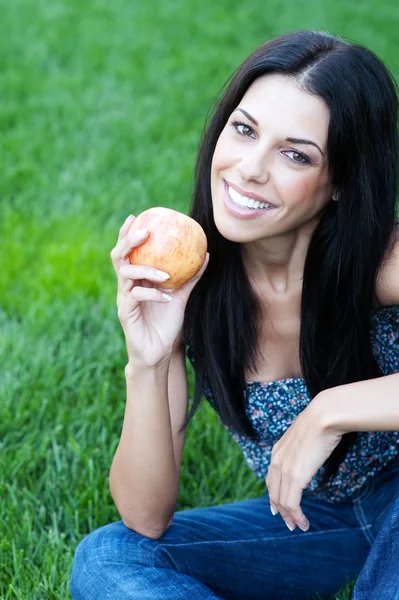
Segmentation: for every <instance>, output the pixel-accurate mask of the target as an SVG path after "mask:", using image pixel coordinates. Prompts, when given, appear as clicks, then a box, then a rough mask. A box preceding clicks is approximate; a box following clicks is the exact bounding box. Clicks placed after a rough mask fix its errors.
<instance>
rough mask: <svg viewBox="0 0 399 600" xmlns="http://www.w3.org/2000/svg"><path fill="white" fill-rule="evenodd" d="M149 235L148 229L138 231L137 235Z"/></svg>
mask: <svg viewBox="0 0 399 600" xmlns="http://www.w3.org/2000/svg"><path fill="white" fill-rule="evenodd" d="M146 233H148V229H136V235H145V234H146Z"/></svg>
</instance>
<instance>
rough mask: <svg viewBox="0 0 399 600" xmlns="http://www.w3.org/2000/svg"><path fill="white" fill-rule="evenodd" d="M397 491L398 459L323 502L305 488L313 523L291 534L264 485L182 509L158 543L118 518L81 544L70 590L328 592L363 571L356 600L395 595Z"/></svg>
mask: <svg viewBox="0 0 399 600" xmlns="http://www.w3.org/2000/svg"><path fill="white" fill-rule="evenodd" d="M398 498H399V463H398V462H397V461H395V463H394V464H391V465H390V466H389V467H388V468H386V469H384V471H383V472H381V473H380V474H378V475H377V476H376V477H375V478H373V479H372V480H371V481H370V482H368V483H366V484H365V485H364V486H363V488H362V489H361V490H360V491H358V492H357V493H356V494H355V495H354V496H353V497H352V498H351V499H350V500H346V501H344V502H340V503H332V502H325V501H323V500H319V499H317V498H314V497H312V496H311V495H310V494H309V493H307V492H306V490H305V492H304V494H303V497H302V504H301V506H302V509H303V512H304V513H305V515H306V516H307V518H308V519H309V522H310V528H309V530H308V531H307V532H303V531H301V530H300V529H299V528H297V529H295V530H294V531H293V532H291V531H289V530H288V528H287V526H286V525H285V523H284V521H283V520H282V518H281V516H280V515H276V516H273V515H272V514H271V512H270V508H269V499H268V494H267V492H266V493H265V494H264V495H263V496H261V497H258V498H254V499H250V500H243V501H239V502H234V503H230V504H221V505H217V506H212V507H207V508H195V509H190V510H185V511H179V512H176V513H175V516H174V519H173V522H172V524H171V525H170V527H169V528H168V529H167V530H166V531H165V533H164V534H163V535H162V537H161V538H159V539H158V540H153V539H151V538H148V537H145V536H142V535H140V534H138V533H135V532H134V531H132V530H130V529H128V528H127V527H125V526H124V525H123V523H122V522H121V521H119V522H117V523H112V524H110V525H105V526H104V527H101V528H100V529H97V530H96V531H94V532H92V533H90V534H89V535H88V536H87V537H86V538H84V539H83V540H82V541H81V543H80V544H79V546H78V548H77V550H76V554H75V559H74V563H73V568H72V579H71V593H72V597H73V599H74V600H105V599H111V598H112V599H114V600H129V599H130V598H135V599H140V600H183V599H184V600H186V599H188V600H211V599H219V600H220V599H225V600H295V599H296V600H305V599H311V598H314V597H315V596H316V594H319V597H321V598H329V597H330V596H331V595H332V594H334V593H335V592H337V591H338V590H339V589H340V588H341V587H342V586H343V585H344V584H345V583H346V582H347V581H348V580H353V579H355V578H356V577H357V576H358V575H359V573H360V572H361V574H360V576H359V578H358V580H357V583H356V587H355V590H354V595H353V598H354V599H355V600H366V599H367V600H377V599H378V600H394V599H399V570H398V569H399V500H398ZM377 534H378V535H377ZM388 545H389V549H388ZM370 549H371V550H370ZM316 597H317V596H316Z"/></svg>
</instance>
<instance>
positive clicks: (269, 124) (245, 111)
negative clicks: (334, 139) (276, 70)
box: [211, 75, 334, 242]
mask: <svg viewBox="0 0 399 600" xmlns="http://www.w3.org/2000/svg"><path fill="white" fill-rule="evenodd" d="M329 121H330V113H329V109H328V107H327V106H326V104H325V103H324V102H323V101H322V100H321V98H319V97H317V96H313V95H311V94H309V93H307V92H305V91H303V90H301V89H300V88H299V87H298V84H297V83H296V81H295V80H294V79H292V78H289V77H286V76H282V75H264V76H262V77H259V78H258V79H257V80H255V81H254V83H253V84H252V85H251V86H250V87H249V89H248V90H247V92H246V93H245V94H244V96H243V98H242V99H241V102H240V103H239V105H238V107H237V108H236V109H235V110H234V111H233V113H232V114H231V115H230V117H229V119H228V121H227V123H226V126H225V127H224V129H223V131H222V133H221V134H220V136H219V139H218V142H217V144H216V148H215V151H214V155H213V159H212V169H211V191H212V203H213V215H214V220H215V224H216V227H217V228H218V230H219V232H220V233H221V234H222V235H223V236H224V237H225V238H227V239H229V240H231V241H235V242H250V241H255V240H261V239H267V238H272V237H274V236H281V235H284V234H287V233H289V232H291V231H294V230H298V229H299V228H302V227H304V226H305V227H306V226H307V224H308V223H313V222H314V221H315V219H316V221H315V223H316V222H317V217H318V215H319V213H320V211H321V210H322V209H323V208H324V206H325V205H326V204H327V203H328V202H330V201H331V197H332V195H333V191H334V188H333V186H332V184H331V180H330V173H329V171H328V157H327V136H328V126H329ZM304 141H305V142H306V143H303V142H304ZM243 197H244V198H243ZM249 199H251V200H252V202H251V203H250V205H251V206H252V208H245V207H244V208H243V207H241V208H240V207H239V206H237V204H241V205H245V204H247V203H248V200H249ZM255 202H260V203H262V202H264V203H268V204H269V206H267V207H266V209H263V210H256V208H259V205H258V204H255V205H254V203H255ZM270 205H272V208H270ZM253 206H255V208H253ZM260 207H261V208H263V206H262V204H261V205H260Z"/></svg>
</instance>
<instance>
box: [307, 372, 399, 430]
mask: <svg viewBox="0 0 399 600" xmlns="http://www.w3.org/2000/svg"><path fill="white" fill-rule="evenodd" d="M313 402H315V403H316V405H317V409H318V413H319V415H320V419H321V422H322V426H323V428H324V429H325V430H330V431H334V432H336V433H338V434H339V435H342V434H344V433H348V432H350V431H399V373H394V374H392V375H386V376H385V377H378V378H377V379H368V380H365V381H356V382H355V383H347V384H345V385H340V386H337V387H333V388H330V389H328V390H324V391H323V392H320V394H318V395H317V396H316V397H315V398H314V399H313V401H312V404H313ZM315 408H316V407H315Z"/></svg>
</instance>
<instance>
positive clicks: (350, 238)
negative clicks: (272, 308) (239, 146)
mask: <svg viewBox="0 0 399 600" xmlns="http://www.w3.org/2000/svg"><path fill="white" fill-rule="evenodd" d="M271 73H279V74H283V75H284V74H285V75H287V76H290V77H294V78H295V79H296V80H297V82H298V83H299V84H300V85H301V87H302V89H304V90H306V91H308V92H309V93H311V94H314V95H317V96H319V97H320V98H322V99H323V100H324V101H325V103H326V104H327V105H328V107H329V109H330V115H331V116H330V125H329V131H328V148H327V150H328V157H329V168H330V173H331V177H332V182H333V184H334V186H335V187H336V188H337V189H338V191H339V201H338V202H334V201H331V202H329V203H328V204H327V206H326V207H325V209H324V210H323V213H322V215H321V218H320V221H319V223H318V225H317V226H316V228H315V230H314V232H313V235H312V238H311V241H310V244H309V248H308V253H307V256H306V262H305V267H304V273H303V289H302V300H301V329H300V344H299V352H300V363H301V369H302V373H303V377H304V380H305V383H306V385H307V388H308V391H309V394H310V396H311V398H314V397H315V396H316V394H318V393H319V392H321V391H322V390H325V389H327V388H332V387H335V386H339V385H342V384H346V383H351V382H355V381H360V380H366V379H371V378H376V377H381V376H382V375H383V373H382V372H381V370H380V368H379V367H378V364H377V362H376V360H375V359H374V357H373V355H372V352H371V346H370V339H369V335H370V328H371V313H372V311H373V310H375V309H377V308H378V302H377V298H376V290H375V284H376V276H377V273H378V270H379V268H380V266H381V265H382V262H383V260H384V258H385V257H386V256H387V255H388V253H389V252H390V251H391V249H392V246H393V243H394V241H395V239H394V237H395V236H394V233H395V203H396V192H397V183H398V132H397V107H398V95H397V88H396V85H395V82H394V80H393V78H392V76H391V75H390V73H389V71H388V69H387V68H386V67H385V66H384V64H383V63H382V62H381V61H380V60H379V59H378V58H377V57H376V56H375V55H374V54H373V53H372V52H371V51H370V50H367V49H366V48H363V47H362V46H360V45H357V44H354V43H349V42H346V41H343V40H341V39H339V38H336V37H333V36H331V35H328V34H326V33H321V32H313V31H299V32H296V33H293V34H289V35H283V36H280V37H278V38H275V39H273V40H271V41H269V42H267V43H265V44H264V45H262V46H261V47H260V48H258V49H257V50H255V52H253V54H251V55H250V56H249V57H248V58H247V59H246V60H245V61H244V63H243V64H242V65H241V66H240V67H239V68H238V69H237V71H236V72H235V73H234V74H233V75H232V77H231V78H230V79H229V80H228V82H227V83H226V84H225V87H227V89H225V91H224V94H223V96H222V98H221V99H220V101H219V103H218V106H217V107H216V110H215V112H214V114H213V117H212V119H211V120H210V123H209V126H208V127H206V128H205V129H204V132H203V136H202V141H201V144H200V148H199V153H198V159H197V163H196V169H195V188H194V193H193V198H192V202H191V207H190V212H189V215H190V216H191V217H192V218H193V219H195V220H196V221H198V223H200V224H201V226H202V227H203V229H204V231H205V233H206V235H207V238H208V250H209V253H210V262H209V264H208V267H207V269H206V271H205V273H204V275H203V276H202V278H201V280H200V281H199V282H198V283H197V285H196V286H195V288H194V289H193V291H192V293H191V295H190V298H189V301H188V304H187V307H186V312H185V318H184V328H183V337H184V343H185V344H190V346H191V348H192V352H193V359H194V368H195V392H194V402H193V405H192V407H191V411H190V414H189V415H188V417H187V419H186V422H185V423H184V425H183V427H182V429H183V428H185V427H186V426H187V424H188V423H189V421H190V419H191V418H192V417H193V415H194V413H195V412H196V410H197V408H198V406H199V404H200V401H201V399H202V395H203V390H204V386H205V385H206V386H207V387H208V388H209V390H210V391H211V393H212V399H213V403H214V406H215V409H216V410H217V412H218V413H219V416H220V419H221V421H222V422H223V423H224V424H225V425H226V426H227V427H228V428H229V429H231V430H232V431H234V432H236V433H238V434H240V435H245V436H247V437H248V438H249V439H256V438H257V433H256V431H255V430H254V429H253V427H252V424H251V422H250V421H249V419H248V417H247V415H246V413H245V399H244V389H245V371H246V369H250V370H256V361H257V359H258V357H259V348H258V334H259V331H260V321H261V318H262V317H261V314H262V313H261V306H260V303H259V301H258V299H257V297H256V295H255V293H254V290H253V289H252V286H251V284H250V282H249V279H248V277H247V274H246V271H245V270H244V267H243V262H242V258H241V246H240V244H239V243H235V242H232V241H229V240H227V239H226V238H224V237H223V236H222V235H221V234H220V233H219V231H218V230H217V228H216V225H215V222H214V219H213V210H212V198H211V186H210V174H211V163H212V157H213V153H214V150H215V146H216V143H217V140H218V138H219V136H220V134H221V132H222V130H223V128H224V127H225V125H226V123H227V121H228V119H229V117H230V115H231V113H232V112H233V110H234V109H235V108H236V107H237V106H238V105H239V102H240V100H241V99H242V97H243V95H244V93H245V92H246V90H247V89H248V87H249V86H250V85H251V84H252V83H253V81H254V80H255V79H257V78H258V77H259V76H261V75H265V74H271ZM356 438H357V434H356V432H351V433H347V434H345V435H344V436H343V438H342V440H341V442H340V443H339V445H338V446H337V448H336V449H335V450H334V452H333V453H332V455H331V456H330V457H329V458H328V460H327V461H326V463H325V473H324V478H323V484H326V483H327V482H328V480H329V479H330V478H332V477H334V475H335V474H336V472H337V470H338V467H339V465H340V463H341V462H342V461H343V460H344V458H345V456H346V454H347V452H348V450H349V448H350V447H351V446H352V445H353V444H354V442H355V441H356Z"/></svg>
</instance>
